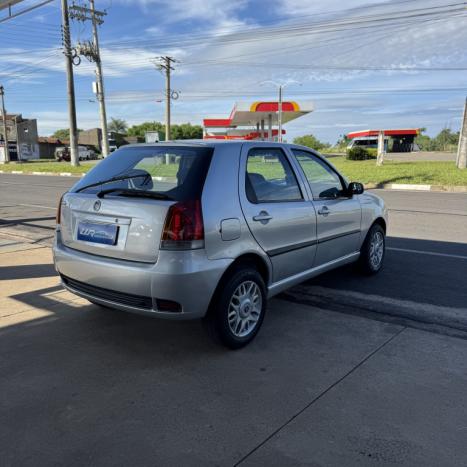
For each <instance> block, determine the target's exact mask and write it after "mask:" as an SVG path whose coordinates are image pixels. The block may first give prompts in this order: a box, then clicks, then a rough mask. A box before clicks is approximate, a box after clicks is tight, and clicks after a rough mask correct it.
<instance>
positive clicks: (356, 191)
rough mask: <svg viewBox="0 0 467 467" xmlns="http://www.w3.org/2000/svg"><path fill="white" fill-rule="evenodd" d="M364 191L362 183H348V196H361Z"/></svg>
mask: <svg viewBox="0 0 467 467" xmlns="http://www.w3.org/2000/svg"><path fill="white" fill-rule="evenodd" d="M364 191H365V187H364V186H363V183H359V182H351V183H349V188H348V192H349V195H361V194H362V193H363V192H364Z"/></svg>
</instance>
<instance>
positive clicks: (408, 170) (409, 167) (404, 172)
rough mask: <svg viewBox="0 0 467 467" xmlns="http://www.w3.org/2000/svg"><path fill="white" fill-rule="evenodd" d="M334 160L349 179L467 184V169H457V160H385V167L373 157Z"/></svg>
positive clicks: (418, 183)
mask: <svg viewBox="0 0 467 467" xmlns="http://www.w3.org/2000/svg"><path fill="white" fill-rule="evenodd" d="M331 162H332V164H334V165H335V166H336V168H337V169H338V170H339V171H341V172H342V173H343V174H344V175H345V176H346V177H347V178H348V179H349V180H351V181H354V182H361V183H364V184H368V183H376V184H385V183H409V184H413V185H451V186H452V185H456V186H467V170H460V169H458V168H457V167H456V165H455V163H454V162H425V161H423V162H422V161H421V162H397V161H385V162H384V165H383V166H382V167H377V166H376V162H375V161H374V160H368V161H348V160H346V159H345V158H344V157H334V158H332V159H331Z"/></svg>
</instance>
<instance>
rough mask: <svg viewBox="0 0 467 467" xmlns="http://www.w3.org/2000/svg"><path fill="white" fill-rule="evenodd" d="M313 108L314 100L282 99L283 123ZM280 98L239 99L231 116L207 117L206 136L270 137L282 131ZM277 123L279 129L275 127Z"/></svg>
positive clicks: (219, 137) (211, 137) (217, 137)
mask: <svg viewBox="0 0 467 467" xmlns="http://www.w3.org/2000/svg"><path fill="white" fill-rule="evenodd" d="M312 111H313V104H312V103H311V102H301V103H300V104H299V103H297V102H295V101H284V102H282V124H284V123H287V122H290V121H292V120H294V119H296V118H298V117H301V116H303V115H306V114H308V113H310V112H312ZM278 119H279V103H278V102H277V101H272V102H271V101H262V102H252V103H251V102H237V103H236V104H235V106H234V108H233V110H232V112H231V113H230V116H229V117H228V118H205V119H204V120H203V123H204V138H205V139H250V140H251V139H268V140H272V139H274V138H275V137H277V135H278V134H279V130H278V128H277V126H278ZM274 126H275V128H274ZM282 134H285V131H284V130H282Z"/></svg>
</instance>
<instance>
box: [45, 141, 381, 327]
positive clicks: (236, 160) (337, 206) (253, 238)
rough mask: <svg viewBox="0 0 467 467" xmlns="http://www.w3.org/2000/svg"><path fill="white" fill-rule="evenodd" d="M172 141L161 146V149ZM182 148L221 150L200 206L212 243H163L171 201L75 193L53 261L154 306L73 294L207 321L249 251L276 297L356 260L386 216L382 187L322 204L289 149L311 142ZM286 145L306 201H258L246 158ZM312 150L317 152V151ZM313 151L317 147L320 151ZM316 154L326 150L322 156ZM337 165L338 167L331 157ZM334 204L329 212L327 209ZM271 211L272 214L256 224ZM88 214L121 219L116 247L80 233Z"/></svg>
mask: <svg viewBox="0 0 467 467" xmlns="http://www.w3.org/2000/svg"><path fill="white" fill-rule="evenodd" d="M164 144H167V145H169V146H170V145H171V143H159V144H158V147H161V146H163V145H164ZM176 144H177V146H180V145H182V144H185V145H187V146H193V145H201V146H208V147H214V154H213V157H212V161H211V165H210V167H209V170H208V173H207V176H206V180H205V184H204V189H203V192H202V198H201V205H202V213H203V222H204V233H205V247H204V248H203V249H197V250H188V251H167V250H159V245H160V239H161V233H162V229H163V225H164V221H165V217H166V214H167V211H168V209H169V207H170V205H171V204H172V202H168V201H159V200H153V199H141V198H138V199H132V198H121V197H117V196H110V195H108V196H107V197H105V198H104V199H102V200H100V201H101V203H100V206H99V209H98V210H97V211H96V209H95V202H96V201H97V199H98V198H97V197H96V195H94V194H86V193H73V192H71V193H68V194H66V195H65V196H64V198H63V207H62V223H61V226H58V228H57V235H56V240H55V244H54V249H53V250H54V260H55V266H56V269H57V271H58V272H59V273H60V274H61V275H63V276H64V277H68V278H72V279H73V280H75V281H79V282H81V283H84V284H90V285H92V286H93V287H96V288H101V289H105V290H108V291H118V292H120V293H126V294H133V295H135V294H136V295H139V296H144V297H151V298H152V307H151V308H150V309H147V308H144V309H143V308H138V307H134V306H130V305H128V304H122V303H121V302H119V301H118V300H117V301H113V300H112V299H111V298H112V297H110V299H109V297H108V296H105V297H104V298H103V297H102V296H99V295H96V294H93V293H89V291H87V290H77V289H76V288H73V285H70V283H69V284H64V285H65V286H66V287H67V288H68V289H69V290H70V291H72V292H73V293H76V294H77V295H80V296H82V297H85V298H87V299H89V300H91V301H93V302H96V303H101V304H102V305H106V306H111V307H113V308H117V309H120V310H124V311H130V312H136V313H142V314H146V315H150V316H158V317H162V318H168V319H190V318H199V317H202V316H204V314H205V313H206V311H207V309H208V306H209V303H210V301H211V299H212V296H213V294H214V292H215V290H216V288H217V286H218V284H219V281H220V280H221V278H222V276H223V275H224V273H225V272H226V270H227V269H228V268H229V266H231V265H232V264H233V263H234V261H235V260H237V259H239V258H240V257H242V256H244V255H254V256H255V257H257V258H258V259H259V260H261V261H262V262H263V264H264V266H265V268H266V270H267V272H268V280H267V287H268V295H269V296H273V295H275V294H277V293H279V292H281V291H283V290H285V289H286V288H288V287H291V286H293V285H295V284H298V283H300V282H302V281H304V280H306V279H309V278H311V277H314V276H316V275H318V274H321V273H322V272H325V271H328V270H330V269H333V268H335V267H338V266H340V265H343V264H346V263H349V262H352V261H355V260H356V259H358V257H359V250H360V248H361V245H362V243H363V241H364V239H365V237H366V235H367V232H368V230H369V228H370V227H371V225H372V224H373V223H374V222H375V220H376V219H382V220H383V221H384V223H387V210H386V208H385V206H384V202H383V201H382V200H381V199H380V198H379V197H377V196H376V195H374V194H371V193H366V192H365V193H364V194H362V195H357V196H353V197H352V198H339V199H337V200H326V202H324V201H316V200H313V194H312V193H311V189H310V187H309V184H308V182H307V180H306V178H305V176H304V174H303V172H302V171H301V169H300V166H299V164H298V162H297V161H296V160H295V159H294V156H293V154H292V152H291V149H292V148H298V149H302V150H307V151H310V150H309V148H303V147H301V146H295V145H287V144H281V145H279V144H278V143H270V142H267V143H266V142H257V141H252V142H245V141H236V142H184V143H179V142H177V143H176ZM256 147H281V148H282V149H283V151H284V152H285V153H286V155H287V158H288V160H289V162H290V163H291V165H292V167H293V169H294V171H295V174H296V176H297V180H298V183H299V185H300V189H301V190H302V192H303V197H304V199H303V201H298V202H287V203H266V204H263V203H261V204H253V203H250V202H249V201H248V199H247V197H246V194H245V170H246V156H247V154H248V151H249V150H250V149H251V148H256ZM310 152H313V151H310ZM313 153H314V152H313ZM314 154H316V155H317V156H318V157H322V156H319V154H317V153H314ZM330 165H331V164H330ZM324 204H326V205H327V207H328V208H329V210H330V211H331V212H330V214H329V215H328V216H321V215H319V214H318V210H319V209H320V207H322V205H324ZM262 210H264V211H266V212H267V213H268V214H269V215H271V216H272V219H271V220H270V221H268V222H267V223H262V222H256V221H253V217H254V216H257V215H258V214H260V212H261V211H262ZM81 220H85V221H86V220H87V221H92V222H96V223H99V222H102V223H111V224H116V225H118V227H119V237H118V241H117V243H116V245H101V244H94V243H90V242H83V241H81V240H78V239H77V226H78V223H79V222H80V221H81ZM158 299H159V300H171V301H175V302H177V303H179V304H180V305H181V312H167V311H161V310H158V307H157V300H158Z"/></svg>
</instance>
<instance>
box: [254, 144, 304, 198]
mask: <svg viewBox="0 0 467 467" xmlns="http://www.w3.org/2000/svg"><path fill="white" fill-rule="evenodd" d="M245 190H246V195H247V198H248V200H249V201H250V202H251V203H268V202H286V201H301V200H302V199H303V197H302V193H301V191H300V188H299V186H298V182H297V178H296V177H295V174H294V172H293V170H292V167H291V166H290V164H289V161H288V160H287V158H286V156H285V154H284V153H283V151H282V150H281V149H279V148H272V149H267V148H265V149H263V148H255V149H251V150H250V151H249V153H248V159H247V168H246V176H245Z"/></svg>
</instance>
